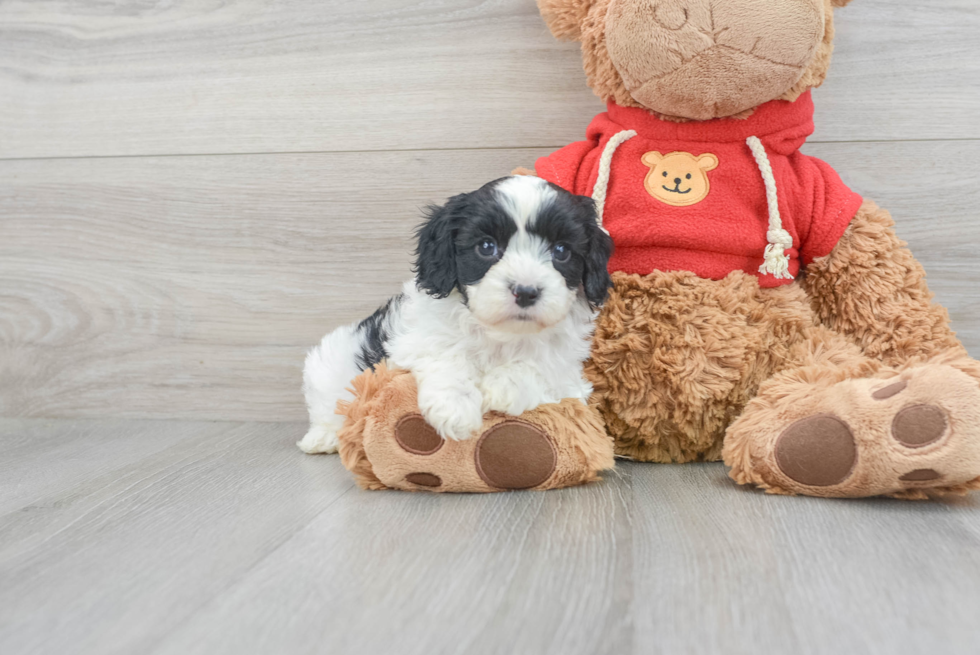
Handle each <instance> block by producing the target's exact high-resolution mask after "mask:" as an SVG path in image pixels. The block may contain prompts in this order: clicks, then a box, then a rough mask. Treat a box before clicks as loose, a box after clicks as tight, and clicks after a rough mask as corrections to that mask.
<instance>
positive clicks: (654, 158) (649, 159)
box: [640, 150, 664, 168]
mask: <svg viewBox="0 0 980 655" xmlns="http://www.w3.org/2000/svg"><path fill="white" fill-rule="evenodd" d="M663 158H664V156H663V155H661V154H660V153H659V152H657V151H656V150H651V151H650V152H648V153H646V154H644V155H643V157H642V158H641V160H640V161H642V162H643V163H644V164H646V165H647V166H649V167H650V168H654V167H655V166H656V165H657V164H659V163H660V160H661V159H663Z"/></svg>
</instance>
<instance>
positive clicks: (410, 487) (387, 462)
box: [339, 366, 613, 493]
mask: <svg viewBox="0 0 980 655" xmlns="http://www.w3.org/2000/svg"><path fill="white" fill-rule="evenodd" d="M354 386H355V392H356V400H355V401H354V402H353V403H351V404H350V405H349V406H347V407H346V408H345V410H346V412H347V418H348V421H347V423H346V424H345V426H344V428H343V429H342V430H341V432H340V435H339V438H340V455H341V460H342V461H343V463H344V465H345V466H346V467H347V468H348V469H350V470H351V472H353V473H354V475H355V477H356V478H357V480H358V483H359V484H360V485H361V486H362V487H365V488H369V489H401V490H405V491H436V492H477V493H480V492H492V491H506V490H512V489H557V488H561V487H568V486H571V485H576V484H582V483H585V482H591V481H594V480H598V479H599V476H598V472H599V471H601V470H604V469H609V468H612V467H613V445H612V440H611V439H610V438H609V437H608V436H607V435H606V434H605V430H604V429H603V426H602V421H601V419H600V418H599V416H598V412H597V411H596V410H594V409H593V408H589V407H587V406H586V405H584V404H582V403H581V402H580V401H578V400H573V399H566V400H563V401H562V402H561V403H557V404H549V405H542V406H540V407H538V408H536V409H533V410H530V411H527V412H524V413H523V414H522V415H521V416H520V417H518V418H513V417H508V416H506V415H504V414H500V413H498V412H490V413H488V414H487V415H486V416H485V417H484V422H483V426H482V427H481V429H480V431H479V432H478V435H477V436H475V437H473V438H472V439H466V440H463V441H452V440H444V439H443V438H442V437H440V436H439V435H438V434H437V433H436V431H435V429H434V428H433V427H432V426H430V425H429V424H428V423H426V422H425V419H423V418H422V415H421V414H420V413H419V410H418V405H417V400H416V388H415V381H414V379H413V378H412V376H411V375H409V374H406V373H405V372H404V371H389V370H387V369H386V368H384V367H383V366H379V367H376V368H375V370H374V371H368V372H366V373H364V374H362V375H361V376H359V377H358V379H357V380H355V382H354Z"/></svg>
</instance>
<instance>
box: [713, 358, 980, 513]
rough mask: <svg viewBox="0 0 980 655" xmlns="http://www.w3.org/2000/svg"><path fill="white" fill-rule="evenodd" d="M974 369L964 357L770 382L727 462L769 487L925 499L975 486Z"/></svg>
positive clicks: (978, 440)
mask: <svg viewBox="0 0 980 655" xmlns="http://www.w3.org/2000/svg"><path fill="white" fill-rule="evenodd" d="M977 373H980V368H978V364H977V362H975V361H973V360H968V359H961V360H958V361H954V362H950V363H949V364H935V363H934V364H925V365H921V366H915V367H910V368H908V369H905V370H904V371H901V372H894V373H893V374H892V375H891V377H884V378H881V377H876V378H873V379H845V380H843V381H838V382H836V383H834V382H832V376H830V375H829V377H830V378H831V379H828V380H825V381H824V382H823V383H821V382H820V381H819V380H818V381H816V382H815V383H814V381H813V380H812V379H810V380H806V381H804V380H801V379H794V378H793V376H788V377H787V378H786V379H784V380H780V379H778V378H777V379H774V380H773V381H772V384H770V385H766V388H764V390H762V391H761V392H760V394H759V397H758V398H756V399H755V400H754V401H752V402H751V403H750V404H749V406H748V407H747V408H746V410H745V412H744V413H743V415H742V416H741V417H740V418H739V419H738V420H737V421H736V422H735V423H733V424H732V426H731V427H730V428H729V430H728V433H727V435H726V440H725V450H724V457H725V461H726V463H728V464H729V465H730V466H731V467H732V470H731V476H732V478H734V479H735V480H736V481H737V482H739V483H754V484H756V485H758V486H760V487H762V488H764V489H766V490H767V491H770V492H772V493H788V494H805V495H810V496H834V497H864V496H877V495H893V496H898V497H904V498H925V497H927V496H928V495H929V494H930V493H965V492H966V491H967V490H969V489H977V488H980V381H978V379H980V378H978V376H977ZM883 375H884V373H883ZM804 377H810V378H812V377H813V375H812V371H811V375H810V376H804ZM817 377H819V376H817Z"/></svg>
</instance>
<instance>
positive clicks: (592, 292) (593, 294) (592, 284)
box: [582, 198, 613, 307]
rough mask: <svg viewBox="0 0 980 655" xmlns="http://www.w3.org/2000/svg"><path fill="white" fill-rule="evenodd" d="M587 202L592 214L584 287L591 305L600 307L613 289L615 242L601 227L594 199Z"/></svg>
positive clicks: (588, 228)
mask: <svg viewBox="0 0 980 655" xmlns="http://www.w3.org/2000/svg"><path fill="white" fill-rule="evenodd" d="M586 200H588V210H589V214H590V217H589V221H588V223H587V226H588V227H587V228H586V230H587V233H588V235H589V250H588V253H586V255H585V272H584V273H583V275H582V286H583V287H585V297H586V299H588V301H589V304H591V305H592V306H593V307H598V306H600V305H601V304H602V303H604V302H606V296H608V295H609V289H610V288H611V287H612V278H611V277H609V258H610V257H611V256H612V253H613V240H612V238H611V237H610V236H609V235H608V234H606V233H605V231H604V230H603V229H602V228H601V227H599V222H598V220H597V219H598V217H597V216H596V212H595V205H594V204H593V202H592V199H591V198H587V199H586Z"/></svg>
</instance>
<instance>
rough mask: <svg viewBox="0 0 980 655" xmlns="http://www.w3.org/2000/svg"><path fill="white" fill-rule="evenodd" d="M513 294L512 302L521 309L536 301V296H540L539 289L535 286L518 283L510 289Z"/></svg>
mask: <svg viewBox="0 0 980 655" xmlns="http://www.w3.org/2000/svg"><path fill="white" fill-rule="evenodd" d="M511 291H512V292H513V294H514V302H516V303H517V306H518V307H520V308H521V309H526V308H528V307H530V306H531V305H533V304H534V303H536V302H538V298H539V297H540V296H541V289H539V288H537V287H529V286H524V285H522V284H518V285H516V286H514V287H513V289H511Z"/></svg>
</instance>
